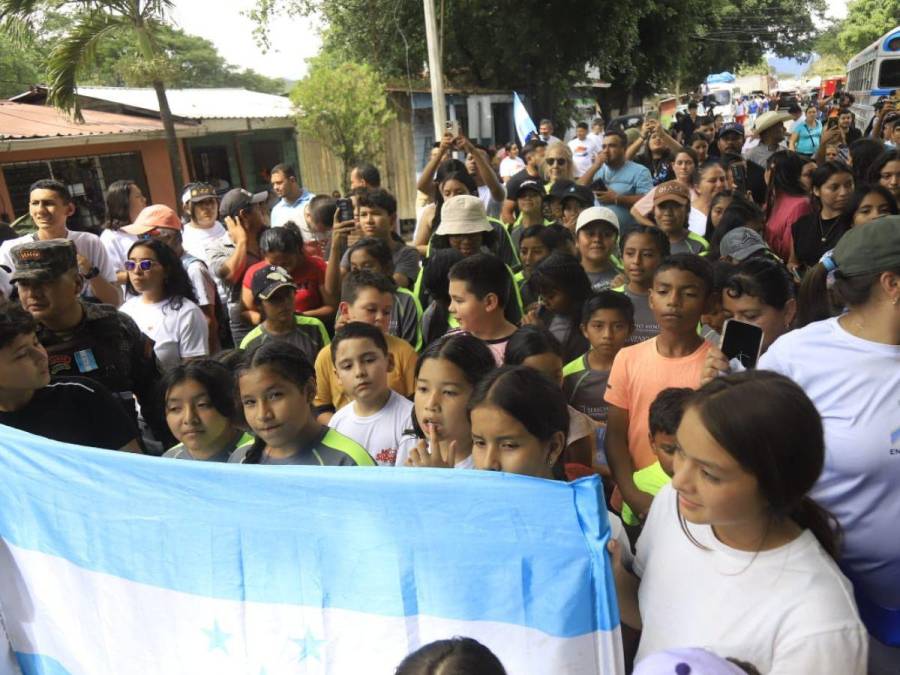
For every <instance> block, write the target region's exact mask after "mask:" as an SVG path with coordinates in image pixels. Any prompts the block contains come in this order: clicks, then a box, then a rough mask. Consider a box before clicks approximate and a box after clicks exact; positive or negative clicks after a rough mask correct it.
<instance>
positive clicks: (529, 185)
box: [507, 178, 546, 199]
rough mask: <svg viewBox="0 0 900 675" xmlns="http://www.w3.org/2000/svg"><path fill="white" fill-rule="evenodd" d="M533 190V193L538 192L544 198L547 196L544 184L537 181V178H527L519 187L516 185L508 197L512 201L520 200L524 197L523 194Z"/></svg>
mask: <svg viewBox="0 0 900 675" xmlns="http://www.w3.org/2000/svg"><path fill="white" fill-rule="evenodd" d="M527 190H531V191H532V192H537V193H539V194H540V195H541V197H543V196H544V195H545V194H546V191H545V190H544V184H543V183H542V182H541V181H540V180H538V179H536V178H526V179H525V180H523V181H522V182H521V183H519V184H518V185H514V186H513V189H511V190H510V191H509V194H508V195H507V196H508V197H509V198H510V199H518V198H519V197H521V196H522V193H523V192H525V191H527Z"/></svg>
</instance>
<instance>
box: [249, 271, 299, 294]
mask: <svg viewBox="0 0 900 675" xmlns="http://www.w3.org/2000/svg"><path fill="white" fill-rule="evenodd" d="M282 288H297V284H295V283H294V280H293V279H292V278H291V275H290V274H288V271H287V270H286V269H284V268H283V267H278V266H277V265H266V266H264V267H260V268H259V269H258V270H256V272H254V273H253V279H252V280H251V281H250V290H251V291H253V297H254V298H257V299H259V300H268V299H269V298H271V297H272V294H273V293H275V292H276V291H279V290H281V289H282Z"/></svg>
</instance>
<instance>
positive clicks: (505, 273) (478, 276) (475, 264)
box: [450, 253, 516, 366]
mask: <svg viewBox="0 0 900 675" xmlns="http://www.w3.org/2000/svg"><path fill="white" fill-rule="evenodd" d="M511 284H512V280H511V277H510V274H509V270H508V269H507V267H506V265H504V264H503V262H502V261H501V260H500V258H498V257H496V256H493V255H490V254H489V253H476V254H475V255H471V256H469V257H468V258H463V259H462V260H460V261H459V262H458V263H456V264H455V265H453V267H451V268H450V314H451V315H452V316H453V317H454V318H455V319H456V321H457V322H458V323H459V327H460V328H461V329H462V330H464V331H467V332H469V333H471V334H472V335H474V336H475V337H477V338H478V339H480V340H481V341H482V342H484V343H485V344H486V345H487V346H488V348H490V350H491V352H493V354H494V359H495V360H496V361H497V365H498V366H500V365H503V355H504V353H505V352H506V343H507V342H509V338H510V337H511V336H512V334H513V333H515V332H516V326H515V325H514V324H512V323H510V322H509V321H507V320H506V317H505V316H504V314H503V308H504V306H505V305H506V301H507V298H509V294H510V286H511Z"/></svg>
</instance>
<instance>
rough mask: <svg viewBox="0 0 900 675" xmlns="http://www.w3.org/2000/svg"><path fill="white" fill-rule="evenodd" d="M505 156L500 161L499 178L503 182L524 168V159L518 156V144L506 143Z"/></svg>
mask: <svg viewBox="0 0 900 675" xmlns="http://www.w3.org/2000/svg"><path fill="white" fill-rule="evenodd" d="M504 147H505V148H506V157H504V158H503V160H502V161H501V162H500V180H502V181H503V182H504V183H505V182H506V181H508V180H509V179H510V178H512V177H513V176H515V175H516V174H517V173H519V172H520V171H521V170H522V169H524V168H525V161H524V160H523V159H522V158H521V157H519V144H518V143H515V142H512V143H507V144H506V145H505V146H504Z"/></svg>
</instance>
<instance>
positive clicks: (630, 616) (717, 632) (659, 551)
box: [610, 370, 867, 674]
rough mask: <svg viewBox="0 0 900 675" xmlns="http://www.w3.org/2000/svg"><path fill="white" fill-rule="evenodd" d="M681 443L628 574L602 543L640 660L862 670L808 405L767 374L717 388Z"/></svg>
mask: <svg viewBox="0 0 900 675" xmlns="http://www.w3.org/2000/svg"><path fill="white" fill-rule="evenodd" d="M736 410H737V411H740V414H739V415H736V414H735V411H736ZM677 439H678V449H677V451H676V453H675V456H674V470H675V474H674V476H673V478H672V482H671V484H669V485H666V486H664V487H663V488H662V489H661V490H660V491H659V493H658V494H657V495H656V497H655V498H654V499H653V504H652V506H651V507H650V512H649V514H648V516H647V520H646V522H645V523H644V528H643V531H642V532H641V535H640V538H639V539H638V542H637V555H636V556H635V560H634V565H633V573H632V572H630V571H628V570H626V569H625V567H624V566H623V564H622V563H621V561H620V559H619V548H620V545H618V543H612V544H611V545H610V549H611V551H612V554H613V574H614V577H615V581H616V589H617V591H618V598H619V611H620V612H621V618H622V622H623V623H624V624H626V625H628V626H631V627H632V628H636V629H641V630H642V632H641V641H640V645H639V647H638V652H637V656H636V659H635V660H636V661H638V662H639V661H640V660H641V659H642V658H643V657H645V656H647V655H649V654H653V653H655V652H658V651H662V650H665V649H670V648H675V647H681V646H684V645H698V644H699V645H717V646H718V647H720V648H723V649H725V648H726V647H724V645H727V652H728V655H729V656H733V657H735V658H737V659H740V660H741V661H746V662H748V663H751V664H753V665H754V666H755V667H756V668H757V669H758V670H759V672H764V673H800V672H803V673H812V672H822V673H824V672H834V673H837V672H840V673H857V674H861V673H863V672H865V662H866V651H867V636H866V634H865V629H864V628H863V626H862V624H861V623H860V620H859V616H858V614H857V611H856V606H855V605H854V602H853V595H852V592H851V589H850V584H849V583H848V581H847V579H845V578H844V577H843V575H842V574H841V572H840V570H839V569H838V566H837V564H836V563H835V560H834V559H835V558H836V557H837V556H838V555H839V551H840V548H839V541H838V537H837V536H836V535H835V532H834V530H833V529H832V524H833V518H831V517H830V515H829V514H828V513H827V512H826V511H824V510H823V509H822V508H821V507H820V506H819V505H818V504H817V503H816V502H814V501H813V500H812V499H811V498H810V496H809V492H810V490H811V489H812V487H813V485H814V484H815V483H816V481H817V480H819V478H820V475H821V473H822V467H823V465H824V462H825V442H824V437H823V431H822V420H821V418H820V417H819V413H818V412H817V411H816V408H815V406H814V405H813V403H812V401H810V399H809V398H808V397H807V395H806V394H805V393H804V392H803V390H802V389H801V388H800V387H799V386H797V385H796V384H794V383H793V382H791V381H790V380H789V379H788V378H786V377H784V376H782V375H777V374H775V373H769V372H765V371H763V370H758V371H748V372H745V373H739V374H736V375H729V376H726V377H720V378H716V379H714V380H712V381H711V382H709V383H708V384H706V385H705V386H703V387H702V388H701V389H700V390H699V391H697V392H695V393H694V394H693V395H692V396H691V397H690V398H689V399H688V401H687V403H686V406H685V411H684V414H683V416H682V419H681V423H680V424H679V426H678V432H677Z"/></svg>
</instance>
